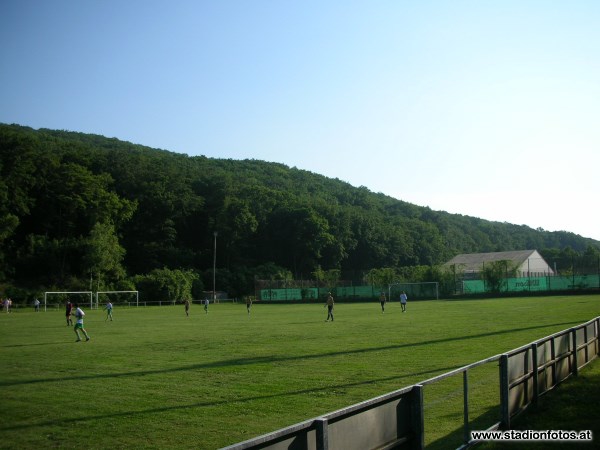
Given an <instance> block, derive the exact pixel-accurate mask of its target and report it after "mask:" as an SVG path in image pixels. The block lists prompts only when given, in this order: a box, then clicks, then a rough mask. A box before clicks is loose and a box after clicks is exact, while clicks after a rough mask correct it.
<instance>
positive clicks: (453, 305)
mask: <svg viewBox="0 0 600 450" xmlns="http://www.w3.org/2000/svg"><path fill="white" fill-rule="evenodd" d="M84 310H85V311H86V313H87V315H86V320H85V327H86V329H87V331H88V333H89V334H90V336H91V341H90V342H78V343H76V342H75V338H76V336H75V333H74V332H73V330H72V328H71V327H67V326H66V322H65V318H64V313H63V310H62V309H61V310H54V311H48V312H40V313H34V312H33V311H32V310H20V311H17V312H14V313H11V314H4V313H3V314H2V315H1V316H0V347H1V351H0V389H1V394H0V415H1V417H2V418H3V420H2V422H1V423H0V433H1V436H2V439H1V440H0V448H3V449H4V448H6V449H8V448H11V449H15V448H19V449H27V448H36V449H39V448H42V449H44V448H61V449H69V448H88V449H96V448H97V449H101V448H114V449H118V448H156V449H159V448H160V449H170V448H173V449H175V448H176V449H182V448H194V449H215V448H219V447H223V446H226V445H229V444H232V443H235V442H239V441H242V440H246V439H249V438H252V437H254V436H257V435H260V434H264V433H267V432H270V431H274V430H276V429H278V428H282V427H284V426H288V425H291V424H294V423H297V422H300V421H303V420H305V419H308V418H312V417H316V416H318V415H320V414H324V413H327V412H331V411H334V410H336V409H339V408H342V407H345V406H349V405H351V404H354V403H357V402H360V401H363V400H366V399H369V398H372V397H375V396H378V395H380V394H383V393H386V392H390V391H394V390H396V389H399V388H402V387H405V386H408V385H411V384H414V383H416V382H419V381H423V380H425V379H428V378H431V377H433V376H435V375H438V374H441V373H444V372H447V371H449V370H451V369H454V368H457V367H461V366H463V365H466V364H469V363H472V362H475V361H478V360H480V359H483V358H487V357H489V356H492V355H495V354H498V353H501V352H504V351H507V350H510V349H513V348H516V347H519V346H521V345H524V344H527V343H529V342H532V341H534V340H536V339H539V338H542V337H544V336H547V335H549V334H552V333H554V332H557V331H560V330H564V329H566V328H569V327H571V326H574V325H578V324H580V323H582V322H586V321H588V320H590V319H592V318H594V317H597V316H599V315H600V296H598V295H594V296H592V295H589V296H575V297H546V298H511V299H498V300H468V301H457V300H454V301H425V302H409V304H408V311H407V312H406V313H404V314H403V313H402V312H401V311H400V306H399V304H398V303H388V305H387V307H386V312H385V314H382V313H381V309H380V307H379V302H372V303H355V304H344V303H339V304H336V307H335V322H328V323H326V322H325V318H326V315H327V311H326V309H325V308H324V307H323V304H303V305H259V304H255V305H254V306H253V307H252V313H251V315H250V316H248V315H247V314H246V308H245V305H243V304H217V305H211V306H210V310H209V313H208V314H205V313H204V311H203V310H202V308H201V306H199V305H193V306H192V308H191V313H190V317H186V316H185V313H184V308H183V306H163V307H149V308H120V307H119V306H118V305H117V306H116V307H115V310H114V321H113V322H110V321H109V322H106V321H105V313H104V312H103V311H101V310H94V311H90V310H89V309H88V308H84ZM484 367H487V366H484ZM470 378H471V381H470V383H471V385H472V386H474V387H477V386H478V385H479V386H480V387H481V388H480V390H479V391H478V392H479V393H474V394H473V400H472V403H473V405H474V406H473V408H474V409H475V410H476V409H477V408H478V404H477V402H478V401H479V402H480V403H481V405H480V408H479V410H480V414H481V417H482V418H487V417H488V416H492V415H494V414H495V411H494V407H495V405H497V387H496V386H495V384H496V380H497V367H491V368H482V369H481V372H475V373H474V374H472V375H470ZM461 382H462V381H461V380H453V379H451V380H449V381H448V382H447V385H446V386H445V387H444V386H442V385H440V386H439V387H437V386H436V387H435V388H434V387H432V388H431V389H429V388H428V389H429V390H426V393H425V403H426V415H428V417H426V431H427V433H428V435H427V442H428V443H430V444H431V445H432V446H433V447H435V446H436V444H437V443H439V442H442V440H443V439H444V437H445V436H449V435H450V434H452V433H453V432H455V431H456V429H457V428H458V427H459V426H460V424H461V420H462V397H461V393H460V383H461ZM490 383H492V385H490ZM455 384H456V386H455ZM436 390H437V391H439V392H436ZM478 414H479V413H478ZM455 419H456V420H458V422H456V420H455ZM475 420H477V419H475ZM489 424H491V422H490V423H489ZM489 424H488V425H489Z"/></svg>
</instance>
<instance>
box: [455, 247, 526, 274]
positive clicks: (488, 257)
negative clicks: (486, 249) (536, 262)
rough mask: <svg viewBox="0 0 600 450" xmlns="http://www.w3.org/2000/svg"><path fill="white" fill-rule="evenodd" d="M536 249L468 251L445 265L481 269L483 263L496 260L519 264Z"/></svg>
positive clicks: (465, 268)
mask: <svg viewBox="0 0 600 450" xmlns="http://www.w3.org/2000/svg"><path fill="white" fill-rule="evenodd" d="M534 253H537V251H536V250H516V251H511V252H491V253H468V254H464V255H457V256H455V257H454V258H452V259H451V260H450V261H448V262H447V263H446V264H445V265H446V266H451V265H454V264H456V265H460V266H461V268H462V269H464V270H467V271H468V270H480V269H481V266H482V264H483V263H487V262H495V261H511V262H512V263H514V264H515V265H517V266H520V265H521V264H523V263H524V262H525V261H527V259H528V258H529V257H531V255H533V254H534Z"/></svg>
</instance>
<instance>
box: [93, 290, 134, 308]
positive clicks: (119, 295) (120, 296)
mask: <svg viewBox="0 0 600 450" xmlns="http://www.w3.org/2000/svg"><path fill="white" fill-rule="evenodd" d="M109 299H110V301H111V302H112V303H113V304H118V305H127V306H132V305H135V306H139V301H140V294H139V292H138V291H98V292H96V308H99V301H101V300H102V301H107V302H108V300H109Z"/></svg>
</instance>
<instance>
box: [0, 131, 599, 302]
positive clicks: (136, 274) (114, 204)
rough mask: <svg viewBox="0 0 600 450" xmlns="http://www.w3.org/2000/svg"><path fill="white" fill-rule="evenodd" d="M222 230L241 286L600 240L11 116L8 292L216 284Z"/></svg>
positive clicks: (5, 138) (2, 166) (552, 253)
mask: <svg viewBox="0 0 600 450" xmlns="http://www.w3.org/2000/svg"><path fill="white" fill-rule="evenodd" d="M215 231H217V232H218V238H217V271H216V273H215V277H216V279H217V285H218V289H221V290H227V291H229V292H230V294H232V295H243V294H248V293H251V292H252V290H253V285H254V279H255V278H257V279H279V278H278V277H281V276H283V275H282V274H287V275H285V276H292V277H296V278H299V277H303V278H312V277H313V275H314V273H321V272H319V271H338V272H339V274H340V277H341V278H346V279H347V278H353V279H356V280H362V279H363V277H364V275H365V274H367V273H368V272H369V271H371V270H372V269H377V270H380V269H381V268H393V269H394V270H395V271H396V273H401V272H402V271H406V270H407V269H406V268H407V267H419V266H420V267H429V268H430V271H429V272H431V273H429V274H428V275H426V274H424V272H423V274H421V275H420V276H421V277H429V276H433V275H432V274H433V272H435V270H434V267H435V266H436V265H438V264H441V263H443V262H445V261H447V260H448V259H450V258H451V257H452V256H454V255H455V254H457V253H467V252H485V251H500V250H515V249H528V248H535V249H538V250H539V251H540V252H541V253H542V254H543V255H544V256H546V255H548V257H550V258H551V260H552V263H556V264H557V265H559V266H560V267H561V268H565V267H567V268H568V267H569V265H573V261H574V258H575V256H581V255H583V254H584V253H585V254H586V255H588V256H589V258H588V259H590V261H593V259H594V257H596V256H597V252H598V248H600V247H599V243H598V242H596V241H593V240H590V239H584V238H582V237H580V236H576V235H574V234H572V233H567V232H558V233H551V232H547V231H544V230H533V229H531V228H528V227H525V226H517V225H511V224H507V223H497V222H488V221H484V220H481V219H476V218H473V217H466V216H461V215H451V214H447V213H444V212H436V211H432V210H430V209H429V208H422V207H418V206H415V205H411V204H408V203H405V202H402V201H399V200H396V199H393V198H391V197H388V196H385V195H383V194H375V193H372V192H370V191H369V190H368V189H367V188H365V187H359V188H355V187H352V186H350V185H349V184H347V183H344V182H342V181H340V180H337V179H329V178H326V177H323V176H320V175H316V174H312V173H310V172H306V171H303V170H298V169H296V168H288V167H286V166H284V165H282V164H276V163H269V162H264V161H256V160H244V161H232V160H223V159H210V158H206V157H203V156H197V157H188V156H186V155H179V154H175V153H170V152H167V151H163V150H155V149H150V148H147V147H142V146H139V145H133V144H130V143H126V142H122V141H119V140H116V139H107V138H104V137H102V136H95V135H86V134H81V133H70V132H65V131H54V130H33V129H30V128H26V127H21V126H17V125H1V124H0V284H3V285H4V286H5V289H4V290H6V289H9V288H10V286H13V287H14V286H20V287H24V288H28V289H32V290H34V289H46V288H57V289H75V288H86V287H89V283H90V278H92V279H93V280H94V282H95V284H96V285H97V286H99V287H100V289H110V288H113V287H116V286H132V285H134V284H136V283H137V285H140V286H143V287H144V289H146V290H147V291H148V292H152V294H148V295H152V296H161V295H167V296H168V297H169V298H174V299H180V298H182V297H183V296H188V295H200V294H199V292H201V291H202V289H205V290H211V289H212V276H213V271H212V264H213V257H214V254H213V251H214V248H213V246H214V235H213V233H214V232H215ZM569 252H572V253H573V254H570V253H569ZM594 252H596V253H594ZM588 253H589V254H588ZM380 271H381V270H380ZM338 272H336V273H338ZM372 273H373V274H376V273H379V272H377V271H375V272H372ZM382 273H383V272H382ZM386 273H387V272H386ZM175 284H177V285H179V287H176V286H175ZM2 290H3V289H2V286H0V293H1V291H2Z"/></svg>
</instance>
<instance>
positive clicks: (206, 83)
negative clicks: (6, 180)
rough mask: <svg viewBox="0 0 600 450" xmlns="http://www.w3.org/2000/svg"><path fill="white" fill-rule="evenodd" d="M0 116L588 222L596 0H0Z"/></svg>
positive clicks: (595, 229) (597, 114)
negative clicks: (276, 164) (275, 163)
mask: <svg viewBox="0 0 600 450" xmlns="http://www.w3.org/2000/svg"><path fill="white" fill-rule="evenodd" d="M0 56H1V58H0V122H3V123H17V124H20V125H26V126H30V127H33V128H52V129H61V130H70V131H79V132H84V133H94V134H101V135H104V136H107V137H116V138H118V139H122V140H125V141H130V142H134V143H137V144H143V145H147V146H150V147H154V148H162V149H166V150H170V151H173V152H178V153H186V154H188V155H205V156H208V157H215V158H232V159H247V158H248V159H260V160H266V161H273V162H280V163H283V164H286V165H288V166H291V167H297V168H299V169H305V170H308V171H311V172H316V173H320V174H323V175H325V176H328V177H331V178H339V179H341V180H344V181H347V182H349V183H350V184H352V185H354V186H366V187H367V188H369V189H370V190H372V191H374V192H383V193H385V194H388V195H390V196H392V197H395V198H398V199H401V200H404V201H408V202H410V203H414V204H417V205H420V206H429V207H431V208H432V209H434V210H443V211H448V212H451V213H459V214H465V215H470V216H475V217H481V218H483V219H489V220H495V221H501V222H510V223H515V224H525V225H529V226H531V227H534V228H537V227H541V228H544V229H546V230H551V231H555V230H567V231H572V232H575V233H577V234H581V235H583V236H586V237H592V238H595V239H598V240H600V210H599V209H598V201H599V196H600V180H599V177H598V173H599V170H600V2H599V1H578V0H574V1H553V0H546V1H528V0H515V1H512V0H502V1H500V0H499V1H460V0H457V1H450V0H448V1H426V0H425V1H416V0H415V1H401V0H390V1H377V0H376V1H360V2H359V1H326V0H325V1H322V0H319V1H313V0H302V1H297V2H290V1H275V0H272V1H264V0H253V1H243V0H238V1H228V0H219V1H217V0H214V1H200V0H189V1H188V0H185V1H180V0H169V1H166V0H165V1H157V0H127V1H121V0H119V1H116V0H102V1H101V0H36V1H33V0H3V1H1V2H0Z"/></svg>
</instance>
